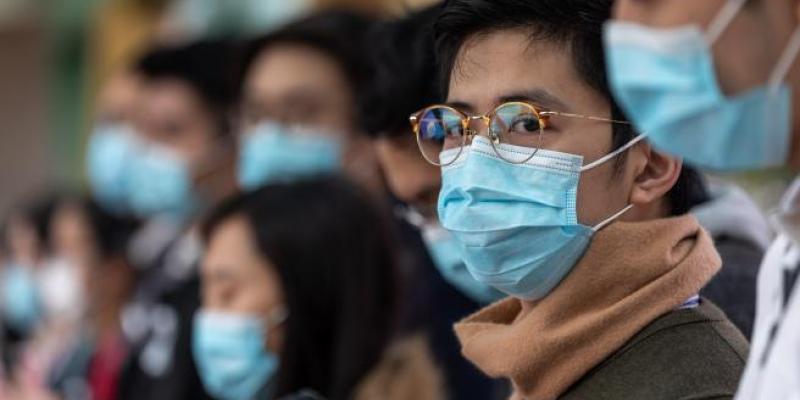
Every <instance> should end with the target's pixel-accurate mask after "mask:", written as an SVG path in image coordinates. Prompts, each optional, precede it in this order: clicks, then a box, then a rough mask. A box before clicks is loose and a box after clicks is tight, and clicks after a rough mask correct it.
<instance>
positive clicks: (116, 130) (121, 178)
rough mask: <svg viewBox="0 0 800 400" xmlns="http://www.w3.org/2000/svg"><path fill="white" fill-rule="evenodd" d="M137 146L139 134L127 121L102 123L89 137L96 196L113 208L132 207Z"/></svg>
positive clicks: (89, 169) (89, 173) (89, 166)
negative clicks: (132, 172)
mask: <svg viewBox="0 0 800 400" xmlns="http://www.w3.org/2000/svg"><path fill="white" fill-rule="evenodd" d="M136 145H137V140H136V137H135V133H134V132H133V130H132V129H131V128H130V127H128V126H127V125H123V124H107V125H100V126H98V127H97V128H96V129H95V131H94V132H93V133H92V136H91V137H90V139H89V147H88V153H87V156H86V157H87V162H86V168H87V176H88V178H89V184H90V185H91V189H92V195H93V197H94V198H95V200H97V202H98V203H100V204H101V205H102V206H103V208H105V209H107V210H109V211H112V212H118V213H121V212H127V211H129V210H130V204H129V202H128V190H129V187H128V185H129V177H130V167H131V163H132V161H133V158H134V156H135V155H136Z"/></svg>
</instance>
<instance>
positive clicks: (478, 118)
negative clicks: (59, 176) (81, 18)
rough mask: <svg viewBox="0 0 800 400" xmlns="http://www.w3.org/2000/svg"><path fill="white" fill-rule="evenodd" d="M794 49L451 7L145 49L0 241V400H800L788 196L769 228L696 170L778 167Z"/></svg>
mask: <svg viewBox="0 0 800 400" xmlns="http://www.w3.org/2000/svg"><path fill="white" fill-rule="evenodd" d="M267 11H268V10H267ZM247 21H250V20H249V19H247V18H245V17H244V16H242V23H243V24H244V23H245V22H247ZM229 23H230V21H229ZM247 23H248V24H249V22H247ZM799 25H800V2H797V1H794V0H750V1H747V0H714V1H706V2H692V3H686V2H664V1H649V2H648V1H639V0H447V1H444V2H442V3H437V4H434V5H431V6H428V7H425V8H422V9H417V10H414V11H410V12H408V13H407V14H406V15H403V16H399V17H394V18H381V19H379V18H377V17H374V16H367V15H363V14H360V13H358V12H354V11H348V10H344V9H335V8H331V9H326V10H320V11H316V12H313V13H311V14H309V15H306V16H303V17H294V16H293V17H292V19H291V20H290V21H288V22H286V23H284V24H282V25H278V24H275V26H272V25H270V29H264V30H259V29H256V28H253V27H252V26H250V25H248V27H247V30H248V37H246V38H241V37H219V36H216V37H214V38H199V39H192V40H183V41H178V42H170V43H153V44H152V46H150V48H149V49H148V50H147V51H146V52H144V53H143V54H141V55H140V56H139V57H138V59H137V60H136V61H135V62H133V63H131V64H130V65H128V66H127V67H126V68H124V69H123V70H120V71H116V72H115V73H114V75H113V76H112V77H110V78H109V79H108V80H107V81H106V82H105V83H104V85H103V87H102V89H101V92H100V95H99V96H97V99H98V104H97V105H96V110H97V112H96V115H95V117H94V122H93V127H94V129H93V131H92V133H91V135H90V137H89V140H88V144H87V147H86V158H85V165H86V177H87V181H88V183H89V185H88V188H87V189H86V190H57V191H53V192H52V193H50V194H48V195H47V196H37V197H36V198H35V199H25V201H24V202H20V203H19V205H18V206H17V207H14V208H13V209H12V210H10V212H9V213H8V214H7V215H5V216H4V218H3V221H2V231H0V328H1V329H0V330H1V331H2V336H0V356H1V357H2V363H0V399H9V400H55V399H63V400H116V399H121V400H128V399H130V400H140V399H145V400H149V399H152V400H173V399H175V400H182V399H185V400H190V399H191V400H195V399H198V400H200V399H218V400H254V399H258V400H270V399H276V400H278V399H287V400H293V399H295V400H302V399H308V400H315V399H316V400H319V399H322V400H339V399H387V400H392V399H415V400H416V399H419V400H427V399H431V400H433V399H490V400H491V399H504V398H511V399H514V400H550V399H576V400H577V399H665V400H667V399H708V400H711V399H734V398H736V399H740V400H749V399H770V400H772V399H776V400H780V399H786V400H788V399H795V398H800V380H799V379H798V373H799V372H800V353H798V350H799V347H800V340H798V338H800V335H799V334H800V332H798V330H800V308H799V307H800V304H798V300H797V298H798V297H797V296H793V294H795V292H796V290H795V288H796V287H797V286H798V283H797V276H798V271H800V247H799V246H800V233H799V232H800V229H799V228H798V226H800V225H799V224H800V222H798V219H797V215H798V211H800V200H799V199H800V189H798V187H800V186H798V184H795V185H793V186H792V187H791V188H790V189H789V190H788V191H787V194H786V197H785V198H784V200H783V201H782V202H781V205H780V207H779V209H778V211H777V212H776V213H775V214H774V215H773V216H772V218H766V217H765V216H764V214H763V213H762V212H761V211H760V209H759V207H758V206H756V204H755V203H754V202H753V201H752V200H751V199H750V198H749V197H748V195H747V193H746V192H745V191H743V190H742V189H740V188H738V187H737V186H735V185H733V184H730V183H725V182H723V181H718V180H709V179H708V178H707V175H706V174H705V172H707V171H712V172H727V171H744V170H759V169H766V168H774V167H788V168H797V167H798V166H800V117H798V116H800V110H798V109H797V106H796V104H797V103H798V102H794V101H793V100H795V98H796V96H797V95H799V94H798V92H797V91H796V90H795V87H796V86H798V85H800V62H797V60H796V58H797V53H798V52H800V28H797V26H799Z"/></svg>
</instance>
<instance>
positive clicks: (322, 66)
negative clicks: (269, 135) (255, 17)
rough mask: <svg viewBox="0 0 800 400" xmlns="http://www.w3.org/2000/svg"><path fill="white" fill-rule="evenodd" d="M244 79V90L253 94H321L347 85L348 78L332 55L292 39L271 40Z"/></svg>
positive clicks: (341, 88) (267, 95)
mask: <svg viewBox="0 0 800 400" xmlns="http://www.w3.org/2000/svg"><path fill="white" fill-rule="evenodd" d="M276 77H280V78H279V79H276ZM245 82H246V83H245V86H246V87H245V90H246V91H247V93H248V94H249V95H250V96H251V97H255V98H269V97H274V96H282V95H286V94H289V93H291V92H298V91H307V92H311V93H313V94H316V95H324V94H326V93H330V92H331V91H342V90H347V89H348V88H347V78H346V76H345V75H344V72H343V71H342V68H341V67H340V66H339V64H338V62H337V61H336V60H335V59H334V58H333V57H331V56H329V55H328V54H326V53H324V52H322V51H320V50H317V49H315V48H313V47H310V46H307V45H303V44H295V43H285V44H274V45H272V46H269V47H268V48H266V49H264V50H263V51H262V52H261V53H259V55H258V56H256V58H255V60H254V62H253V64H252V66H251V68H250V71H249V72H248V74H247V78H246V81H245Z"/></svg>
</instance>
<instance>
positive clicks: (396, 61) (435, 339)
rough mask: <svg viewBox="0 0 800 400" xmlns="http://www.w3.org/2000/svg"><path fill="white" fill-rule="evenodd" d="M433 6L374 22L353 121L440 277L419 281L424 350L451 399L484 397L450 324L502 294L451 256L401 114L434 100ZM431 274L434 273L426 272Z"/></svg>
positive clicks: (492, 388) (451, 245)
mask: <svg viewBox="0 0 800 400" xmlns="http://www.w3.org/2000/svg"><path fill="white" fill-rule="evenodd" d="M440 10H441V5H434V6H431V7H429V8H426V9H424V10H420V11H417V12H414V13H412V14H410V15H408V16H406V17H403V18H400V19H397V20H392V21H387V22H385V23H381V24H379V26H377V27H376V28H375V29H374V30H373V32H372V34H371V37H370V43H371V46H370V53H371V54H370V55H371V61H372V63H373V65H374V69H375V71H374V75H373V79H372V83H371V85H370V86H369V87H368V90H367V94H366V95H364V96H361V99H362V105H361V116H362V118H363V124H364V125H365V127H366V130H367V132H368V133H369V134H370V135H371V136H373V137H374V138H375V147H376V150H377V154H378V158H379V160H380V163H381V166H382V170H383V172H384V175H385V177H386V181H387V185H388V187H389V189H390V191H391V193H392V194H393V195H394V196H395V197H396V199H397V200H398V202H399V204H398V206H397V207H396V211H397V214H398V215H399V216H400V217H401V218H403V219H405V220H406V221H407V222H408V223H409V224H410V225H412V226H414V227H416V228H417V229H419V231H420V233H421V236H422V238H423V240H424V243H425V248H426V249H427V252H428V254H429V256H430V260H426V261H427V262H428V263H432V264H433V266H435V268H428V269H429V270H431V271H432V273H434V274H436V273H438V274H439V275H440V277H436V276H433V277H427V276H426V277H421V278H420V279H425V280H426V281H428V282H429V285H430V286H431V291H432V293H431V295H432V298H431V301H430V307H431V308H432V309H434V310H436V311H434V312H433V313H436V314H437V318H435V322H434V324H435V325H436V326H437V328H436V329H434V330H432V332H431V333H432V335H433V336H432V343H433V344H432V348H433V350H434V352H435V353H436V355H437V359H438V360H439V362H440V363H441V364H443V365H447V368H445V371H444V372H445V374H446V378H447V383H448V389H449V390H450V393H449V396H450V398H454V399H471V398H474V399H489V398H491V397H492V396H493V395H494V394H495V392H499V390H498V386H503V385H504V384H503V383H500V382H499V381H498V382H497V383H495V384H493V383H492V381H490V380H489V379H487V378H486V377H485V376H484V375H483V374H481V373H480V372H479V371H478V370H477V369H476V368H475V367H474V366H472V365H470V364H469V363H468V362H467V361H466V360H465V359H464V358H463V356H462V355H461V349H460V346H459V345H458V342H457V340H456V338H455V334H454V333H453V331H452V324H453V323H455V322H456V321H458V320H460V319H461V318H463V317H465V316H466V315H469V314H471V313H473V312H475V311H477V310H478V308H480V307H481V306H482V305H486V304H488V303H490V302H492V301H495V300H498V299H500V298H501V297H502V296H503V294H502V293H501V292H499V291H497V290H495V289H493V288H491V287H489V286H487V285H485V284H482V283H480V282H478V281H476V280H475V279H474V278H473V277H472V276H471V275H470V274H469V272H468V271H467V269H466V266H465V265H464V263H463V261H462V260H461V258H460V255H459V254H458V244H457V243H455V242H454V240H453V238H452V236H451V235H450V234H449V233H448V232H447V231H446V230H444V229H443V228H442V227H441V225H440V224H439V222H438V218H437V216H436V200H437V198H438V194H439V189H440V187H441V174H440V171H439V169H438V168H437V167H435V166H433V165H431V164H429V163H428V162H427V161H425V159H424V158H423V157H422V155H420V152H419V148H418V147H417V142H416V140H415V138H414V133H413V131H412V130H411V127H410V126H409V124H408V116H409V115H411V113H413V112H414V111H417V110H419V109H421V108H423V107H425V106H426V105H428V104H432V103H436V102H438V101H439V100H440V97H441V93H440V89H439V87H438V85H437V84H436V83H435V80H432V77H434V76H436V74H437V65H436V60H435V53H434V49H433V23H434V22H435V21H436V18H437V17H438V15H439V12H440ZM433 271H436V272H433Z"/></svg>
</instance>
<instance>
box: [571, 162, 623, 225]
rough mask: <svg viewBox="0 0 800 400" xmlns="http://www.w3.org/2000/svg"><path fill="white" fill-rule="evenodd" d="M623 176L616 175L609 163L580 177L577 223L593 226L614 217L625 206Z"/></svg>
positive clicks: (612, 165) (612, 164)
mask: <svg viewBox="0 0 800 400" xmlns="http://www.w3.org/2000/svg"><path fill="white" fill-rule="evenodd" d="M624 176H625V175H624V174H623V173H622V172H620V173H619V174H617V173H616V170H615V164H614V162H613V161H609V163H608V164H604V165H601V166H599V167H597V168H595V169H592V170H589V171H587V172H585V173H583V174H582V175H581V181H580V184H579V185H578V203H577V208H578V222H579V223H581V224H583V225H587V226H594V225H597V224H599V223H600V222H602V221H604V220H605V219H607V218H608V217H610V216H612V215H614V214H615V213H616V212H618V211H619V210H621V209H622V208H623V207H625V206H626V205H627V204H625V203H626V202H627V189H626V188H625V187H624V186H625V185H624V180H625V178H624Z"/></svg>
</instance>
